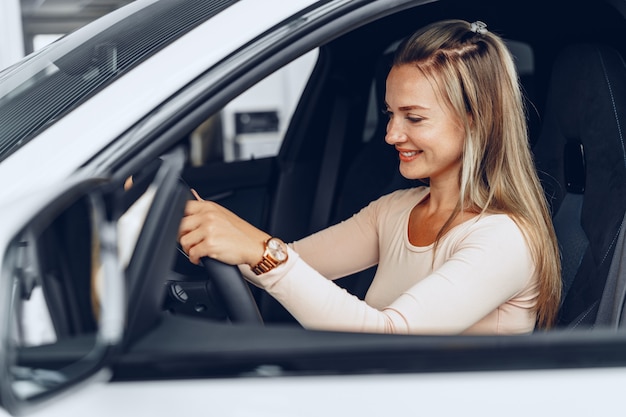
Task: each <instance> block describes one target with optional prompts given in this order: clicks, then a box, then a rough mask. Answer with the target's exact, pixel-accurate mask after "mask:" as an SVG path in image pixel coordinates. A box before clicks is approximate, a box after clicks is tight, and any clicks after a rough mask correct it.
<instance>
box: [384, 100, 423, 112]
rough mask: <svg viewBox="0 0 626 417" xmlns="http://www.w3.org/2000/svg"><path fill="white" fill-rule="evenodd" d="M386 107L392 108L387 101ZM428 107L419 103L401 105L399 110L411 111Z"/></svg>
mask: <svg viewBox="0 0 626 417" xmlns="http://www.w3.org/2000/svg"><path fill="white" fill-rule="evenodd" d="M385 107H387V108H390V106H389V104H388V103H387V102H386V101H385ZM428 109H429V108H428V107H424V106H420V105H417V104H414V105H411V106H401V107H400V108H398V110H400V111H410V110H428Z"/></svg>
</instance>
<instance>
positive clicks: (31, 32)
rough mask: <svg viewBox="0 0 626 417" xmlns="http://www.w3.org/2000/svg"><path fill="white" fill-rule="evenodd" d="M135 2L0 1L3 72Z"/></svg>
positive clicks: (106, 0)
mask: <svg viewBox="0 0 626 417" xmlns="http://www.w3.org/2000/svg"><path fill="white" fill-rule="evenodd" d="M132 1H133V0H0V69H3V68H5V67H7V66H9V65H11V64H13V63H15V62H16V61H17V60H19V59H20V58H22V57H23V56H25V55H28V54H29V53H31V52H33V51H36V50H38V49H40V48H41V47H43V46H45V45H47V44H48V43H50V42H52V41H54V40H56V39H57V38H59V37H60V36H63V35H65V34H67V33H70V32H72V31H74V30H76V29H78V28H79V27H81V26H84V25H85V24H87V23H89V22H91V21H93V20H95V19H97V18H98V17H100V16H103V15H105V14H106V13H109V12H111V11H113V10H115V9H117V8H119V7H121V6H124V5H126V4H128V3H131V2H132Z"/></svg>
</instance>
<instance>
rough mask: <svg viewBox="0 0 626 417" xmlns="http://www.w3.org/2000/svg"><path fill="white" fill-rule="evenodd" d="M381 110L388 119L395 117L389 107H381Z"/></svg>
mask: <svg viewBox="0 0 626 417" xmlns="http://www.w3.org/2000/svg"><path fill="white" fill-rule="evenodd" d="M380 112H381V113H382V114H384V115H385V116H386V117H387V118H388V119H391V118H392V117H393V113H392V112H391V110H389V109H388V108H383V109H380Z"/></svg>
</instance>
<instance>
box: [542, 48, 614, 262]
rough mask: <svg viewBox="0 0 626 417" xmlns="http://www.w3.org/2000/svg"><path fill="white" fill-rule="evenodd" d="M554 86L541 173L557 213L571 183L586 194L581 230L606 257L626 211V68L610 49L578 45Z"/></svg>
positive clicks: (558, 65) (563, 57)
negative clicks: (610, 229)
mask: <svg viewBox="0 0 626 417" xmlns="http://www.w3.org/2000/svg"><path fill="white" fill-rule="evenodd" d="M550 83H551V84H550V89H549V91H548V99H547V105H546V111H545V115H544V125H543V127H542V132H541V135H540V137H539V140H538V142H537V145H536V146H535V148H534V149H533V151H534V153H535V158H536V162H537V168H538V169H539V172H540V177H541V178H542V181H543V183H544V187H545V188H546V194H547V195H548V196H549V197H552V198H553V204H554V205H555V208H557V207H558V205H559V204H560V201H561V200H562V198H563V196H564V194H565V190H566V189H567V188H566V187H567V185H568V184H570V185H571V184H572V183H578V184H577V187H574V188H577V189H579V190H580V192H582V191H584V195H585V197H584V203H583V211H582V222H581V225H582V227H583V229H584V230H585V233H586V234H587V235H588V237H589V240H590V242H592V247H594V244H593V241H594V240H595V249H594V252H595V251H596V250H597V251H598V252H597V253H594V256H598V257H601V256H603V255H604V254H606V251H607V250H608V249H609V246H610V245H611V242H607V241H606V239H609V238H610V237H609V236H606V230H607V227H613V226H615V224H616V225H617V227H616V228H615V229H614V230H617V228H618V227H619V223H620V222H621V220H622V217H623V215H624V209H625V208H626V66H625V64H624V60H623V59H622V57H621V56H620V54H619V53H618V52H617V51H616V50H615V49H613V48H611V47H609V46H606V45H597V44H580V45H572V46H569V47H567V48H566V49H564V50H563V51H562V52H561V54H560V55H559V57H558V58H557V59H556V61H555V63H554V67H553V72H552V78H551V81H550ZM566 161H567V162H566ZM566 163H567V164H568V166H567V167H566V166H565V164H566ZM580 170H584V172H580ZM566 174H567V176H566ZM581 179H582V182H583V184H581ZM569 192H575V189H572V188H571V187H570V188H569ZM609 223H610V225H609ZM613 223H615V224H613Z"/></svg>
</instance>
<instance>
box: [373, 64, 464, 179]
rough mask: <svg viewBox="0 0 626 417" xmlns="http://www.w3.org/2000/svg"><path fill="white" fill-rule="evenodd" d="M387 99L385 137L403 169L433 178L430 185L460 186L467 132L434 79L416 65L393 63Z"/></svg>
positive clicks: (415, 175) (410, 174) (408, 175)
mask: <svg viewBox="0 0 626 417" xmlns="http://www.w3.org/2000/svg"><path fill="white" fill-rule="evenodd" d="M385 103H386V106H387V108H386V111H387V113H388V115H389V122H388V124H387V134H386V136H385V141H386V142H387V143H388V144H390V145H393V146H395V148H396V150H397V151H398V154H399V159H400V173H401V174H402V175H403V176H404V177H405V178H409V179H423V178H430V184H431V187H432V186H434V185H435V184H440V183H444V182H445V183H449V184H451V185H454V186H455V187H457V188H458V183H459V171H460V169H461V155H462V151H463V141H464V138H465V132H464V129H463V125H462V123H461V121H460V120H459V119H458V117H456V116H455V115H454V114H453V113H452V111H451V110H450V109H449V108H448V107H447V106H446V105H445V103H444V101H443V98H441V97H440V95H438V94H437V92H436V91H435V89H434V88H433V84H432V82H431V81H430V80H429V79H428V78H426V76H425V75H424V74H423V73H422V72H421V71H420V70H419V69H418V68H417V67H416V66H414V65H410V64H406V65H400V66H394V67H393V68H392V69H391V72H390V73H389V76H388V77H387V91H386V95H385Z"/></svg>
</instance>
